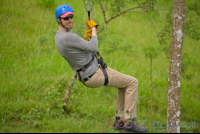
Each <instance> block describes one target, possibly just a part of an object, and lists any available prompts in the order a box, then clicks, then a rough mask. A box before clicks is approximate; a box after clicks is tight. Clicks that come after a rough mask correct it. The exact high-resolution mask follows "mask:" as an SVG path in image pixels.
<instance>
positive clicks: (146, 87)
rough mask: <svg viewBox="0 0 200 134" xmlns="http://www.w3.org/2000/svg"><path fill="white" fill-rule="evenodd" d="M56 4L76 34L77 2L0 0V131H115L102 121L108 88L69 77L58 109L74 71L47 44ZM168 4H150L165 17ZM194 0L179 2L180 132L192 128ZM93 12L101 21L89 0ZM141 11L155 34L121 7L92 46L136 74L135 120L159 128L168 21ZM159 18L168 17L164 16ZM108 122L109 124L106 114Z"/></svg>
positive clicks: (109, 114)
mask: <svg viewBox="0 0 200 134" xmlns="http://www.w3.org/2000/svg"><path fill="white" fill-rule="evenodd" d="M113 1H114V0H113ZM113 1H112V2H113ZM62 4H69V5H71V6H72V7H73V9H74V11H75V17H74V28H73V31H74V32H77V33H78V34H80V35H81V36H83V35H84V31H85V20H86V19H87V18H86V17H85V16H87V13H86V12H85V10H84V3H83V1H81V0H73V1H66V0H59V1H56V0H42V1H41V0H18V1H14V0H1V1H0V20H1V21H0V25H1V29H0V70H1V71H0V98H1V99H0V132H116V133H118V131H114V130H113V129H111V128H109V127H108V126H107V124H106V121H107V120H108V119H109V118H113V117H114V116H115V108H116V99H117V90H116V89H115V88H108V87H101V88H97V89H91V88H87V87H85V86H84V85H82V84H81V83H80V82H79V81H78V80H77V81H76V82H75V84H74V87H73V90H72V93H71V97H70V101H69V106H68V109H69V111H68V113H64V111H63V109H62V104H63V103H62V99H63V97H64V91H65V89H66V87H67V86H68V84H69V82H70V80H71V78H72V76H73V75H74V73H75V72H73V71H72V70H71V68H70V66H69V65H68V64H67V62H66V61H65V60H64V59H63V58H61V56H60V55H59V53H58V51H57V50H56V47H55V43H54V36H55V33H56V31H57V29H58V26H57V23H56V19H55V15H54V13H55V8H56V7H57V6H59V5H62ZM172 4H173V2H172V0H171V1H165V0H157V4H156V6H159V7H161V8H165V9H169V10H161V11H160V13H161V14H162V15H163V16H164V17H166V18H167V16H170V14H171V10H172ZM198 4H199V1H198V0H190V1H186V9H187V13H188V14H187V17H186V25H185V32H184V40H183V57H185V59H184V60H183V63H182V66H184V68H183V69H184V72H182V76H183V77H182V79H181V132H200V124H199V123H200V116H199V113H200V109H199V106H200V97H199V96H200V90H199V89H200V83H199V81H200V70H199V66H200V60H199V51H200V47H199V39H200V38H199V33H200V30H199V24H198V22H199V20H200V17H199V16H200V9H199V7H200V6H198ZM199 5H200V4H199ZM93 10H94V20H95V21H96V22H97V23H98V24H100V27H101V26H102V27H103V25H104V24H103V23H104V22H103V16H102V14H101V9H100V7H99V5H98V3H97V2H95V3H94V7H93ZM147 14H148V15H149V16H150V17H151V19H152V21H153V22H154V25H155V26H156V29H157V30H158V31H159V39H158V38H157V36H156V33H155V29H154V27H153V25H152V23H151V21H150V20H149V19H148V17H146V16H145V15H141V14H138V13H127V14H124V15H121V16H120V17H118V18H116V19H114V20H112V21H111V22H109V23H108V24H107V27H106V32H101V33H99V35H98V36H99V51H100V52H101V55H102V56H103V58H104V60H105V61H106V63H107V65H108V66H109V67H111V68H113V69H116V70H118V71H120V72H122V73H124V74H128V75H131V76H134V77H136V78H137V79H138V81H139V87H138V91H139V92H138V93H139V99H138V109H137V114H138V119H139V120H140V121H141V122H139V124H141V125H143V124H144V122H145V126H146V127H147V129H148V132H156V133H157V132H166V127H165V125H166V122H165V121H167V94H168V93H167V90H168V69H169V67H168V66H169V60H168V58H167V56H166V51H164V50H163V48H166V49H165V50H167V48H169V45H170V40H171V35H170V25H168V23H167V22H166V21H164V20H163V19H161V17H160V16H159V15H157V14H156V13H154V12H152V11H149V12H147ZM167 20H168V21H169V22H170V17H168V19H167ZM162 41H163V42H162ZM162 45H163V46H165V47H161V46H162ZM151 48H153V49H154V50H156V51H157V52H156V55H158V56H157V57H156V58H154V59H153V64H152V79H153V86H154V94H153V112H152V116H151V120H149V113H150V104H151V78H150V74H149V73H150V60H149V59H148V58H146V54H147V52H149V51H148V50H151ZM154 52H155V51H154ZM183 64H184V65H183ZM108 123H109V124H110V125H111V126H112V125H113V123H114V120H109V122H108ZM195 123H196V124H195ZM162 126H163V128H162Z"/></svg>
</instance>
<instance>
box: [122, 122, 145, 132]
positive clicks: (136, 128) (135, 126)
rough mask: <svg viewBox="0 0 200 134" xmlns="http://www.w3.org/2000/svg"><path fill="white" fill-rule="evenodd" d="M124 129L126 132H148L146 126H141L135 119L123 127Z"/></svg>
mask: <svg viewBox="0 0 200 134" xmlns="http://www.w3.org/2000/svg"><path fill="white" fill-rule="evenodd" d="M122 131H123V132H125V133H146V132H147V129H146V128H145V127H141V126H139V125H138V124H136V120H135V119H133V121H132V122H129V123H127V124H126V125H125V126H124V127H123V130H122Z"/></svg>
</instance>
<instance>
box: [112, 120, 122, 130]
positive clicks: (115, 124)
mask: <svg viewBox="0 0 200 134" xmlns="http://www.w3.org/2000/svg"><path fill="white" fill-rule="evenodd" d="M119 120H120V117H116V120H115V123H114V125H113V127H114V130H122V128H123V126H124V124H122V123H121V122H119Z"/></svg>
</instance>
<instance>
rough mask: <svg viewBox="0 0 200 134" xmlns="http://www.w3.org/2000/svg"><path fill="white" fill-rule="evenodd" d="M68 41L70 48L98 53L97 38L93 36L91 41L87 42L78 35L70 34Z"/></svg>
mask: <svg viewBox="0 0 200 134" xmlns="http://www.w3.org/2000/svg"><path fill="white" fill-rule="evenodd" d="M67 41H68V44H69V46H70V47H74V48H77V49H80V50H83V51H88V52H93V53H95V52H98V38H97V36H92V38H91V40H90V41H87V40H85V39H83V38H82V37H80V36H79V35H78V34H76V33H70V34H69V35H68V37H67Z"/></svg>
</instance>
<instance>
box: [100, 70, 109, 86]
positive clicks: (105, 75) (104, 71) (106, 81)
mask: <svg viewBox="0 0 200 134" xmlns="http://www.w3.org/2000/svg"><path fill="white" fill-rule="evenodd" d="M101 69H102V71H103V74H104V77H105V82H104V85H105V86H106V85H108V82H109V81H108V74H107V72H106V70H105V68H103V67H101Z"/></svg>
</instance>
